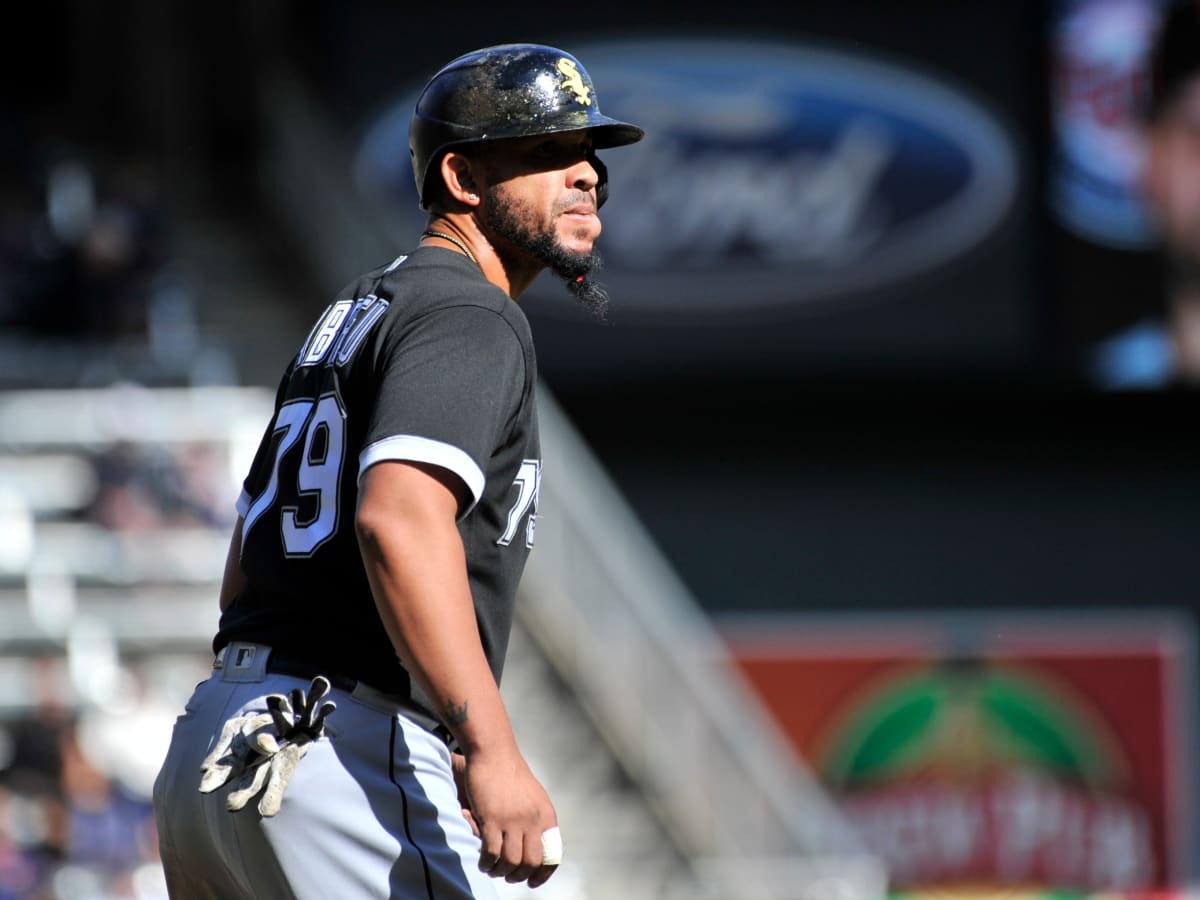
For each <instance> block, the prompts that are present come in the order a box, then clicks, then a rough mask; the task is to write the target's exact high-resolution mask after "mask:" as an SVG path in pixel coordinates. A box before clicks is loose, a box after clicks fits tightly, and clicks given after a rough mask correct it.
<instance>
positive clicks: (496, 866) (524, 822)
mask: <svg viewBox="0 0 1200 900" xmlns="http://www.w3.org/2000/svg"><path fill="white" fill-rule="evenodd" d="M465 775H466V787H467V798H468V800H469V803H470V810H471V813H472V815H473V817H474V823H475V825H476V827H477V833H478V834H479V837H480V839H481V840H482V842H483V849H482V851H481V853H480V856H479V868H480V869H481V870H482V871H484V872H486V873H487V874H489V875H491V876H492V877H493V878H503V879H504V880H505V881H507V882H509V883H510V884H518V883H520V882H528V884H529V886H530V887H531V888H534V887H539V886H540V885H542V884H545V883H546V882H547V881H548V880H549V879H550V876H551V875H553V874H554V872H555V871H556V870H557V868H558V865H557V864H553V865H544V864H543V852H544V851H543V846H542V833H543V832H544V831H546V830H548V829H550V828H554V827H556V826H557V825H558V817H557V816H556V815H555V812H554V806H553V805H552V804H551V802H550V797H549V795H548V794H547V793H546V791H545V789H544V788H543V787H542V786H541V784H539V783H538V780H537V779H536V778H535V777H534V775H533V773H532V772H531V771H530V770H529V766H528V765H527V764H526V763H525V760H524V759H523V758H522V756H521V754H520V753H519V752H517V751H516V750H515V748H514V749H513V750H512V751H511V752H509V753H497V754H490V753H486V752H482V751H477V752H476V753H474V754H473V755H471V756H470V757H467V758H466V772H465Z"/></svg>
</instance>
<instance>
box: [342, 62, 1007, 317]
mask: <svg viewBox="0 0 1200 900" xmlns="http://www.w3.org/2000/svg"><path fill="white" fill-rule="evenodd" d="M570 46H571V50H572V52H573V53H575V54H576V55H577V56H578V57H579V58H580V60H582V61H583V63H584V65H586V66H587V68H588V71H589V73H590V74H591V76H592V78H593V81H594V82H595V84H596V89H597V94H598V98H599V102H600V104H601V109H602V110H603V111H604V113H605V114H607V115H610V116H614V117H616V118H619V119H624V120H626V121H630V122H634V123H636V124H638V125H641V126H642V127H644V128H645V129H646V139H645V140H644V141H642V142H641V143H640V144H636V145H634V146H632V147H623V148H620V149H616V150H611V151H608V152H603V153H602V154H601V155H602V158H603V159H604V161H605V163H606V164H607V165H608V167H609V176H610V180H611V191H612V201H611V202H610V203H609V204H608V205H606V206H605V208H604V210H603V213H602V218H603V220H604V233H603V235H602V236H601V239H600V249H601V252H602V254H603V256H604V261H605V265H604V269H603V271H602V273H601V280H602V281H604V282H605V283H607V284H608V286H609V287H610V288H611V290H612V294H613V303H614V306H613V311H614V314H619V315H621V316H622V317H628V316H630V315H634V316H636V315H649V316H657V315H661V314H669V315H670V316H671V318H676V317H678V316H688V317H693V316H705V315H711V314H713V313H725V314H728V313H734V312H736V313H753V312H755V311H759V312H761V311H765V310H766V309H769V308H779V307H781V306H787V307H795V306H797V305H799V304H807V303H812V302H814V301H829V300H838V299H843V298H847V297H849V296H851V295H861V294H863V293H865V292H870V291H872V290H873V289H877V288H880V287H883V286H885V285H887V284H888V283H891V282H894V281H897V280H900V279H905V278H908V277H911V276H914V275H918V274H921V273H925V272H928V271H930V270H932V269H935V268H937V267H939V266H941V265H944V264H946V263H948V262H949V261H951V260H953V259H955V258H957V257H959V256H961V255H962V254H963V253H964V252H966V251H967V250H969V249H971V248H972V247H973V246H975V245H977V244H978V243H979V242H980V241H981V240H983V239H984V238H985V237H986V236H987V235H988V234H990V233H991V232H993V231H994V230H995V229H996V228H997V226H998V225H999V223H1000V222H1001V221H1002V219H1003V218H1004V216H1005V214H1006V212H1007V211H1008V209H1009V208H1010V207H1011V205H1012V202H1013V198H1014V196H1015V192H1016V186H1017V165H1016V158H1015V157H1016V154H1015V151H1014V149H1013V147H1012V144H1011V141H1010V139H1009V138H1008V136H1007V135H1006V133H1005V131H1004V130H1003V129H1002V128H1001V127H1000V125H999V124H998V122H997V121H996V120H995V119H994V118H993V117H992V116H991V115H989V114H988V113H987V112H986V111H985V110H984V109H983V108H982V107H981V106H980V105H979V104H977V103H976V102H973V101H972V100H971V99H969V98H968V97H967V96H966V95H964V94H963V93H961V92H959V91H956V90H954V89H953V88H951V87H949V86H948V85H947V84H946V83H945V82H944V81H941V80H937V79H935V78H933V77H932V76H928V75H922V74H919V73H918V72H916V71H915V70H913V69H911V68H907V67H900V66H898V65H896V64H894V63H885V62H881V61H876V60H871V59H868V58H866V57H864V56H862V55H859V54H857V53H854V54H851V53H849V52H846V51H841V50H836V49H831V48H828V47H825V46H817V45H813V44H790V43H789V44H779V43H768V42H762V41H751V40H737V41H715V40H711V41H702V40H693V39H672V40H657V39H655V40H651V39H645V40H633V41H622V42H597V43H589V44H582V45H580V44H571V45H570ZM414 96H415V95H414ZM412 103H413V99H412V98H409V99H408V100H407V102H405V103H401V104H399V105H398V106H397V107H396V109H395V112H394V114H393V115H392V116H391V117H385V118H384V119H382V120H380V122H379V123H378V124H377V126H376V127H375V129H374V130H373V131H372V132H371V133H369V134H368V136H367V139H366V140H365V141H364V143H363V146H362V152H361V154H360V160H359V173H360V175H363V177H365V178H372V177H373V178H374V183H376V184H378V183H380V180H381V178H383V179H385V180H387V181H391V182H392V183H393V184H396V185H401V184H402V185H404V186H405V188H404V190H406V191H407V196H405V197H397V207H398V209H397V213H398V215H402V216H409V217H411V221H412V224H413V227H418V226H419V225H420V223H421V222H422V221H423V219H422V218H421V217H420V214H419V213H418V211H417V210H416V193H415V190H414V189H413V188H412V184H411V182H412V175H411V171H410V170H409V169H408V167H407V166H408V152H407V147H408V143H407V141H408V138H407V124H408V115H409V114H410V112H411V109H412ZM387 160H391V162H390V163H389V162H387ZM398 163H399V164H402V166H403V170H402V171H400V170H399V169H397V171H396V172H395V173H394V177H391V178H389V177H387V175H386V173H385V172H384V171H383V170H384V169H385V168H386V167H387V166H389V165H390V166H392V167H394V168H395V167H397V166H398ZM364 173H365V174H364ZM530 296H532V297H533V298H534V299H535V300H536V299H537V298H539V297H541V296H553V299H554V301H555V302H554V303H552V304H551V303H547V304H545V305H544V307H543V304H540V303H538V304H537V307H538V310H539V313H541V312H543V311H544V312H552V311H553V309H554V308H559V307H562V306H564V305H565V306H569V305H570V304H562V294H561V290H560V289H558V287H557V285H554V284H552V283H549V282H548V280H547V279H545V278H543V279H539V282H538V284H536V285H535V286H534V288H533V289H532V290H531V291H530Z"/></svg>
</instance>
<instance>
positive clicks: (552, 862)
mask: <svg viewBox="0 0 1200 900" xmlns="http://www.w3.org/2000/svg"><path fill="white" fill-rule="evenodd" d="M562 852H563V851H562V832H561V831H559V830H558V826H557V825H555V826H554V827H553V828H547V829H546V830H545V831H543V832H542V865H543V866H557V865H561V864H562Z"/></svg>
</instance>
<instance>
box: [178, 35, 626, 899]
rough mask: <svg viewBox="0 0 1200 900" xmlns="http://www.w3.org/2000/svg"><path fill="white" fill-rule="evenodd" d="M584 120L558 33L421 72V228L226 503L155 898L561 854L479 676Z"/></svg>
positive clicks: (480, 884) (568, 256)
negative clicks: (522, 302)
mask: <svg viewBox="0 0 1200 900" xmlns="http://www.w3.org/2000/svg"><path fill="white" fill-rule="evenodd" d="M641 137H642V130H641V129H640V128H637V127H635V126H633V125H630V124H627V123H624V122H619V121H617V120H615V119H611V118H608V117H606V116H604V115H602V114H601V112H600V107H599V102H598V99H597V97H596V93H595V88H594V86H593V84H592V81H591V78H590V77H589V76H588V74H587V72H586V71H585V69H584V67H583V66H582V64H581V63H580V62H579V61H578V60H577V59H576V58H574V57H573V56H571V55H570V54H569V53H565V52H563V51H562V50H558V49H555V48H553V47H547V46H542V45H528V44H520V45H504V46H497V47H488V48H485V49H482V50H478V51H475V52H473V53H469V54H467V55H465V56H462V57H460V58H458V59H456V60H454V61H453V62H451V63H449V64H448V65H447V66H445V67H444V68H443V69H441V70H440V71H439V72H437V73H436V74H435V75H434V76H433V78H432V79H431V80H430V81H429V83H428V84H427V85H426V87H425V89H424V91H423V92H422V94H421V96H420V98H419V100H418V101H417V104H416V109H415V112H414V115H413V118H412V123H411V128H410V149H411V153H412V164H413V170H414V175H415V177H416V182H417V188H418V192H419V195H420V205H421V207H422V209H424V210H426V211H427V212H428V213H429V218H428V226H427V228H426V230H425V232H424V233H423V234H422V235H421V240H420V242H419V245H418V246H417V247H416V248H415V249H413V250H412V251H411V252H409V253H407V254H405V255H402V256H399V257H398V258H396V259H395V260H393V261H392V262H390V263H388V264H387V265H384V266H382V267H380V268H378V269H376V270H375V271H372V272H368V273H366V274H365V275H363V276H362V277H360V278H358V279H357V280H356V281H354V282H353V283H352V284H350V285H349V286H347V287H346V288H345V289H344V290H343V291H342V292H341V293H339V294H338V295H337V296H336V298H335V299H334V302H333V303H332V304H331V305H330V306H329V307H328V308H327V309H326V310H325V311H324V313H323V314H322V315H321V316H320V318H319V319H318V320H317V322H316V323H315V325H314V326H313V328H312V331H311V333H310V334H309V335H308V338H307V339H306V340H305V342H304V344H303V346H301V347H300V348H299V351H298V352H297V354H296V356H295V357H294V358H293V359H292V361H291V362H290V364H289V365H288V366H287V369H286V371H285V372H284V375H283V378H282V380H281V382H280V385H279V389H278V393H277V396H276V404H275V413H274V418H273V420H272V421H271V422H270V423H269V424H268V425H267V427H266V430H265V433H264V436H263V439H262V442H261V444H260V446H259V449H258V452H257V455H256V456H255V459H254V461H253V464H252V465H251V468H250V472H249V474H248V475H247V477H246V479H245V482H244V490H243V492H242V494H241V497H240V498H239V500H238V504H237V508H238V513H239V519H238V523H237V526H236V527H235V529H234V532H233V536H232V540H231V543H230V547H229V556H228V561H227V563H226V567H225V574H224V580H223V583H222V587H221V596H220V607H221V618H220V625H219V628H218V631H217V634H216V636H215V638H214V641H213V649H214V651H215V653H216V659H215V662H214V667H213V672H212V675H211V677H210V678H208V679H207V680H206V681H204V682H202V683H201V684H199V685H198V686H197V687H196V690H195V692H194V694H193V695H192V697H191V699H190V700H189V701H188V703H187V706H186V709H185V710H184V713H183V715H181V716H180V718H179V719H178V721H177V723H176V725H175V729H174V732H173V734H172V739H171V744H170V749H169V751H168V754H167V757H166V759H165V761H164V763H163V766H162V769H161V771H160V773H159V775H158V779H157V781H156V784H155V790H154V805H155V811H156V816H157V825H158V831H159V840H160V848H161V854H162V860H163V865H164V868H165V872H166V877H167V883H168V885H169V888H170V893H171V896H172V897H173V898H223V900H228V898H237V897H246V898H264V897H270V898H282V897H299V898H329V897H337V898H340V900H341V898H359V897H402V898H437V900H449V898H461V897H495V896H497V892H496V889H495V884H494V882H493V881H492V879H493V878H504V879H506V880H507V881H508V882H511V883H521V882H524V883H527V884H528V885H529V886H530V887H537V886H538V885H541V884H543V883H544V882H545V881H546V880H547V879H549V878H550V877H551V875H552V874H553V873H554V871H555V867H556V866H557V865H558V863H559V862H560V860H561V853H562V849H561V838H560V836H559V832H558V828H557V820H556V818H555V812H554V807H553V806H552V804H551V802H550V799H549V797H548V796H547V794H546V792H545V790H544V789H543V788H542V786H541V785H540V784H539V783H538V781H537V779H536V778H535V777H534V775H533V773H532V772H531V771H530V769H529V767H528V765H527V764H526V762H525V760H524V759H523V757H522V755H521V752H520V750H519V749H518V747H517V743H516V740H515V738H514V736H513V733H512V729H511V727H510V723H509V720H508V717H507V714H506V712H505V709H504V706H503V703H502V701H501V697H500V693H499V687H498V685H499V680H500V674H501V669H502V666H503V662H504V656H505V649H506V646H507V643H508V638H509V632H510V627H511V623H512V618H513V605H514V597H515V592H516V588H517V583H518V580H519V578H520V576H521V572H522V569H523V566H524V563H525V560H526V557H527V555H528V553H529V550H530V548H531V547H532V545H533V541H534V522H535V521H536V515H537V506H538V488H539V482H540V478H541V467H542V463H541V454H540V451H539V445H538V428H537V419H536V410H535V397H534V393H535V387H536V380H537V378H536V365H535V358H534V349H533V346H532V343H531V336H530V329H529V325H528V323H527V321H526V318H525V316H524V314H523V313H522V312H521V310H520V308H519V307H518V305H517V304H516V303H515V302H514V301H515V300H517V298H519V297H520V296H521V294H522V292H523V291H524V290H525V289H526V288H527V287H528V286H529V285H530V284H531V282H532V281H533V279H534V278H535V277H536V276H537V275H538V273H539V272H540V271H542V270H543V269H546V268H548V269H550V270H551V271H553V272H554V273H556V274H557V275H559V276H561V277H562V278H563V279H564V280H565V282H566V283H567V284H568V286H569V287H570V288H571V290H572V291H573V292H574V293H575V294H576V296H578V297H579V298H580V299H581V300H582V301H583V302H585V303H587V304H590V305H592V306H599V305H602V303H603V300H604V292H603V291H602V290H601V289H600V288H599V287H598V286H597V285H596V284H595V282H594V280H593V277H592V272H593V269H594V266H595V264H596V260H597V257H596V254H595V250H594V242H595V240H596V238H597V236H598V235H599V233H600V220H599V218H598V217H597V210H598V208H599V207H600V205H601V204H603V202H604V200H605V197H606V194H607V178H606V173H605V169H604V166H603V165H602V164H601V163H600V161H599V159H597V157H596V150H598V149H603V148H608V147H617V146H621V145H625V144H631V143H634V142H635V141H638V140H640V139H641Z"/></svg>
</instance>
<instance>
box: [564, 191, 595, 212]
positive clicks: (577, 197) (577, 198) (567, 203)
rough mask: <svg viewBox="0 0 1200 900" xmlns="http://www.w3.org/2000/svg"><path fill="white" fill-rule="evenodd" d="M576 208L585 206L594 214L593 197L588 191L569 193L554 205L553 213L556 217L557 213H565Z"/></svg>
mask: <svg viewBox="0 0 1200 900" xmlns="http://www.w3.org/2000/svg"><path fill="white" fill-rule="evenodd" d="M576 206H586V207H588V208H589V209H591V211H592V212H596V209H597V205H596V197H595V195H594V194H592V193H591V192H590V191H579V190H575V191H571V192H570V193H568V194H567V195H566V196H565V197H563V198H562V199H561V200H559V201H558V203H556V204H555V207H554V212H555V214H556V215H557V214H558V213H563V212H566V211H567V210H568V209H571V208H573V207H576Z"/></svg>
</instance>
